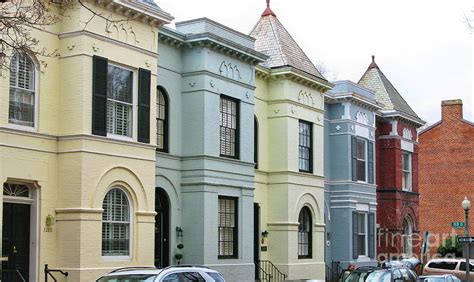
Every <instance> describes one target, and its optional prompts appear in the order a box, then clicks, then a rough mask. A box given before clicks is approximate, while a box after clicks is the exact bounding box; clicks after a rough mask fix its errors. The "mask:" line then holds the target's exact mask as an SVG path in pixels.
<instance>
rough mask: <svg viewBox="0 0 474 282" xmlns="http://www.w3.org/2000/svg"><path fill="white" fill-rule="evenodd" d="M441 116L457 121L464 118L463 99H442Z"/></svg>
mask: <svg viewBox="0 0 474 282" xmlns="http://www.w3.org/2000/svg"><path fill="white" fill-rule="evenodd" d="M441 117H442V120H443V121H448V120H449V121H456V120H461V119H462V100H461V99H456V100H445V101H441Z"/></svg>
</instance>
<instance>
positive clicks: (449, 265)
mask: <svg viewBox="0 0 474 282" xmlns="http://www.w3.org/2000/svg"><path fill="white" fill-rule="evenodd" d="M457 265H458V262H457V261H433V262H430V263H429V264H428V265H427V266H426V267H429V268H438V269H447V270H454V269H456V266H457ZM464 267H465V266H464ZM464 270H465V269H464Z"/></svg>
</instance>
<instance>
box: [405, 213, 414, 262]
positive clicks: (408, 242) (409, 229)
mask: <svg viewBox="0 0 474 282" xmlns="http://www.w3.org/2000/svg"><path fill="white" fill-rule="evenodd" d="M412 240H413V222H412V220H411V219H410V217H406V218H405V220H403V249H404V253H405V255H407V257H411V255H412Z"/></svg>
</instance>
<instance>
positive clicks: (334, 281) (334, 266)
mask: <svg viewBox="0 0 474 282" xmlns="http://www.w3.org/2000/svg"><path fill="white" fill-rule="evenodd" d="M343 271H344V270H343V269H342V267H341V262H340V261H333V262H332V263H331V266H329V265H326V281H327V282H338V281H339V277H340V276H341V274H342V272H343Z"/></svg>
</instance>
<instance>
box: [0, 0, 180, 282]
mask: <svg viewBox="0 0 474 282" xmlns="http://www.w3.org/2000/svg"><path fill="white" fill-rule="evenodd" d="M100 3H101V2H96V1H87V2H84V3H83V5H79V4H78V3H71V5H73V7H72V8H70V9H65V10H64V14H62V15H59V16H60V21H59V22H57V23H55V24H53V25H51V26H46V27H45V30H32V34H33V36H34V37H35V38H36V39H38V42H39V43H38V46H37V48H38V49H39V50H41V49H43V48H45V49H47V50H58V52H57V55H56V56H52V57H35V56H33V55H32V54H30V53H28V52H21V51H19V52H14V53H11V54H7V55H8V58H10V59H9V65H10V68H9V71H7V72H3V73H2V76H1V78H0V93H1V95H0V107H1V110H0V140H1V144H0V156H1V158H0V164H1V165H0V167H1V169H0V180H1V182H2V184H3V193H2V194H1V196H0V199H1V200H0V202H1V203H2V211H3V214H2V217H1V219H0V221H1V227H2V267H3V269H18V270H19V272H20V273H21V275H22V277H23V278H24V280H26V281H41V280H44V272H43V268H44V266H45V264H48V265H49V267H50V268H55V269H61V270H63V271H67V272H68V273H69V277H68V280H71V281H94V280H95V279H96V278H97V277H98V276H100V275H101V274H103V273H104V272H108V271H110V270H112V269H114V268H117V267H122V266H134V265H136V266H138V265H140V266H141V265H147V264H150V262H152V260H153V257H154V253H153V248H150V247H149V246H148V244H144V243H143V242H150V241H152V240H153V234H154V232H153V230H154V222H155V209H154V195H155V193H154V192H155V162H156V160H155V148H156V146H155V144H156V134H155V128H156V120H155V119H154V117H155V111H156V109H155V107H154V106H153V107H151V105H154V104H155V97H156V96H155V95H154V93H155V91H154V89H155V85H156V75H157V70H156V67H155V66H156V58H157V56H158V54H157V44H158V40H157V39H158V29H159V27H160V26H161V25H163V24H165V23H168V22H170V21H171V20H172V17H171V16H170V15H169V14H168V13H166V12H164V11H163V10H161V9H160V8H159V7H158V6H156V4H154V3H151V2H150V1H121V0H117V1H111V2H107V3H104V4H100ZM25 4H26V3H25ZM2 5H8V3H2ZM51 5H55V4H51ZM2 8H3V7H2ZM52 9H53V10H54V7H53V8H52ZM91 11H95V12H96V13H98V14H101V15H107V17H109V20H108V21H106V20H105V17H94V16H93V14H92V13H91ZM132 18H133V20H130V19H132ZM152 117H153V118H152ZM11 275H16V274H15V273H13V274H12V273H10V274H8V273H4V275H3V278H2V280H5V281H12V280H14V279H16V278H14V277H12V276H11ZM14 281H16V280H14Z"/></svg>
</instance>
